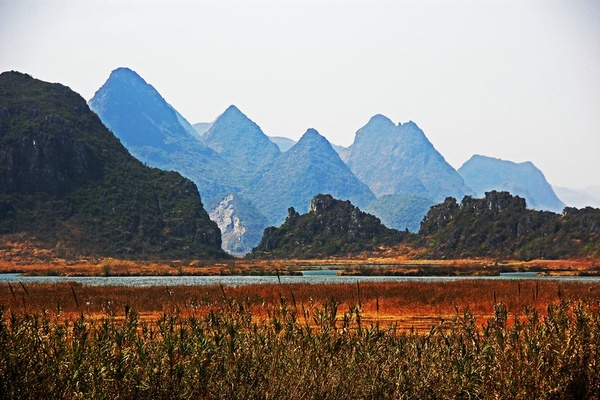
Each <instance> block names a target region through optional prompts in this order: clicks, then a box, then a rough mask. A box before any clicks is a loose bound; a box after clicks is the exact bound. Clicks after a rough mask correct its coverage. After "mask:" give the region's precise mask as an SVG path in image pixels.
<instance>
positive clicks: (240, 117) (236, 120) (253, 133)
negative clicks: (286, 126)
mask: <svg viewBox="0 0 600 400" xmlns="http://www.w3.org/2000/svg"><path fill="white" fill-rule="evenodd" d="M202 140H203V141H204V143H206V144H207V145H208V146H210V147H211V148H212V149H213V150H214V151H216V152H217V153H219V154H220V155H221V156H222V157H223V158H224V159H225V160H227V162H229V163H230V164H231V165H233V166H235V167H237V168H239V169H241V170H244V171H247V172H250V173H255V172H257V171H258V170H259V169H260V168H262V167H263V166H264V165H265V164H267V163H269V162H271V161H273V160H274V159H275V158H277V157H278V156H279V155H280V154H281V151H280V150H279V147H277V145H276V144H275V143H273V142H272V141H271V140H269V138H268V137H267V135H265V134H264V132H263V131H262V130H261V129H260V127H259V126H258V125H257V124H256V123H255V122H254V121H252V120H251V119H250V118H248V117H247V116H246V115H245V114H244V113H243V112H241V111H240V110H239V108H237V107H236V106H234V105H231V106H229V107H227V109H226V110H225V111H224V112H223V114H221V115H220V116H219V117H217V119H216V120H215V121H214V122H213V124H212V126H211V127H210V129H209V130H208V131H206V133H204V135H203V136H202Z"/></svg>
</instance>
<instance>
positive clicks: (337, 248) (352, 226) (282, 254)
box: [252, 195, 407, 258]
mask: <svg viewBox="0 0 600 400" xmlns="http://www.w3.org/2000/svg"><path fill="white" fill-rule="evenodd" d="M406 236H407V234H405V233H401V232H398V231H396V230H394V229H388V228H386V227H385V226H383V225H382V224H381V222H380V221H379V219H378V218H376V217H374V216H372V215H370V214H367V213H365V212H362V211H360V210H359V209H358V208H357V207H355V206H353V205H352V204H351V203H350V201H342V200H336V199H334V198H333V197H332V196H330V195H317V196H315V197H314V198H313V199H312V201H311V202H310V207H309V209H308V213H306V214H304V215H300V214H298V213H297V212H296V210H295V209H294V208H293V207H291V208H290V209H289V210H288V217H287V218H286V220H285V222H284V223H283V225H281V227H279V228H275V227H270V228H267V229H266V230H265V233H264V236H263V238H262V240H261V242H260V244H259V245H258V246H257V247H256V248H255V249H254V250H253V252H252V257H255V258H271V257H277V258H322V257H327V256H334V255H350V254H357V253H362V252H364V251H373V250H377V249H378V247H379V246H381V245H388V246H393V245H397V244H398V243H400V242H401V241H402V240H403V239H404V238H405V237H406Z"/></svg>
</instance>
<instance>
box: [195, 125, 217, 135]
mask: <svg viewBox="0 0 600 400" xmlns="http://www.w3.org/2000/svg"><path fill="white" fill-rule="evenodd" d="M212 124H213V123H212V122H198V123H197V124H193V125H192V128H194V129H195V130H196V132H197V133H198V134H199V135H200V136H202V135H204V134H205V133H206V132H207V131H208V130H209V129H210V127H211V126H212Z"/></svg>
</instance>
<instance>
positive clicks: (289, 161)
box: [245, 129, 375, 225]
mask: <svg viewBox="0 0 600 400" xmlns="http://www.w3.org/2000/svg"><path fill="white" fill-rule="evenodd" d="M319 193H329V194H331V195H332V196H334V197H336V198H341V199H345V200H350V201H352V202H353V203H354V204H356V205H358V206H359V207H361V206H364V205H366V204H368V203H370V202H371V201H373V200H374V199H375V196H374V195H373V193H372V192H371V190H369V188H368V187H367V186H366V185H365V184H364V183H362V182H360V181H359V180H358V178H356V176H354V174H352V171H350V169H349V168H348V167H347V166H346V164H344V162H343V161H342V160H341V159H340V158H339V156H338V154H337V153H336V151H335V150H334V149H333V148H332V147H331V144H329V142H328V141H327V139H325V138H324V137H323V136H321V135H320V134H319V133H318V132H317V131H316V130H314V129H309V130H307V131H306V133H305V134H304V135H303V136H302V138H300V140H299V141H298V143H296V144H295V145H294V146H293V147H292V148H291V149H290V150H288V151H286V152H285V153H283V154H281V155H280V156H279V157H278V158H277V159H275V160H274V161H273V162H272V163H270V164H268V165H267V166H265V168H264V169H263V170H261V172H260V174H259V175H258V177H257V179H256V180H255V181H254V182H252V184H251V185H250V190H249V191H248V192H247V193H245V197H246V198H249V199H250V200H252V201H253V203H254V204H255V205H256V206H257V208H258V209H259V210H260V211H261V213H262V214H264V215H265V216H266V217H267V219H268V221H269V224H271V225H279V224H281V223H282V222H283V220H284V219H285V216H286V210H287V209H288V207H294V208H295V209H297V210H301V211H305V210H307V207H308V205H309V203H310V200H311V199H312V198H313V197H314V196H315V195H317V194H319Z"/></svg>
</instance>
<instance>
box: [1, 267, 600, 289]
mask: <svg viewBox="0 0 600 400" xmlns="http://www.w3.org/2000/svg"><path fill="white" fill-rule="evenodd" d="M481 279H488V280H512V279H527V280H530V279H538V280H544V281H547V280H560V281H574V282H590V283H600V277H598V276H593V277H588V276H542V277H540V276H537V275H536V274H535V272H511V273H505V274H500V276H451V277H448V276H402V277H399V276H338V275H336V271H335V270H322V271H319V270H317V271H304V275H303V276H281V277H279V278H277V277H276V276H110V277H100V276H88V277H64V276H23V275H20V274H0V284H2V283H9V282H10V283H19V282H21V283H23V284H27V283H57V282H63V283H64V282H78V283H81V284H83V285H91V286H138V287H149V286H182V285H185V286H208V285H224V286H241V285H261V284H277V283H279V282H281V284H291V283H309V284H323V283H326V284H337V283H351V284H354V283H356V282H357V281H358V282H365V283H366V282H451V281H457V280H481Z"/></svg>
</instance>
